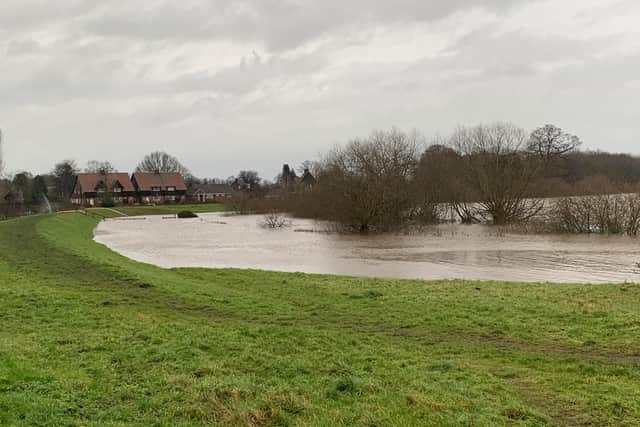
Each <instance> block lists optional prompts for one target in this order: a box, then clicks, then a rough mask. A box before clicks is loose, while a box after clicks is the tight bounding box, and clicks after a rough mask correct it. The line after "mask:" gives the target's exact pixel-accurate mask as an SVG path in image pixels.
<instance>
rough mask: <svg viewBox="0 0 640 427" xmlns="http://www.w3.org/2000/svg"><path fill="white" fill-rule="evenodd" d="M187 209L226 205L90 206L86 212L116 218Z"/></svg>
mask: <svg viewBox="0 0 640 427" xmlns="http://www.w3.org/2000/svg"><path fill="white" fill-rule="evenodd" d="M185 210H186V211H191V212H194V213H210V212H224V210H225V207H224V205H221V204H217V203H208V204H199V205H159V206H116V207H114V208H89V209H86V212H88V213H89V214H91V215H95V216H99V217H102V218H115V217H119V216H144V215H175V214H177V213H178V212H180V211H185Z"/></svg>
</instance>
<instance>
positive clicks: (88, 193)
mask: <svg viewBox="0 0 640 427" xmlns="http://www.w3.org/2000/svg"><path fill="white" fill-rule="evenodd" d="M107 200H109V201H110V202H113V203H114V204H133V203H135V202H136V190H135V188H134V186H133V184H132V183H131V180H130V179H129V174H127V173H120V172H98V173H81V174H79V175H78V178H77V180H76V186H75V188H74V190H73V193H72V195H71V203H73V204H74V205H78V206H87V207H89V206H100V205H102V204H104V203H106V201H107Z"/></svg>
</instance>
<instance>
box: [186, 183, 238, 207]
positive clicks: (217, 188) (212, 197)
mask: <svg viewBox="0 0 640 427" xmlns="http://www.w3.org/2000/svg"><path fill="white" fill-rule="evenodd" d="M234 192H235V191H234V189H233V188H232V187H231V185H229V184H200V185H195V186H193V187H191V188H190V189H189V190H188V191H187V196H188V198H189V200H190V201H192V202H196V203H214V202H220V201H222V200H224V199H228V198H230V197H232V196H233V193H234Z"/></svg>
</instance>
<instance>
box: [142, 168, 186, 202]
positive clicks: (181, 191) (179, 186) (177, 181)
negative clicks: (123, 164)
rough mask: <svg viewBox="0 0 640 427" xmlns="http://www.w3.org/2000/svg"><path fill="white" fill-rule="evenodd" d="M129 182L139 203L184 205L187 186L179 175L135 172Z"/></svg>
mask: <svg viewBox="0 0 640 427" xmlns="http://www.w3.org/2000/svg"><path fill="white" fill-rule="evenodd" d="M131 182H132V183H133V186H134V188H135V189H136V191H137V193H138V197H139V198H140V203H144V204H151V203H156V204H162V203H184V202H185V200H186V198H187V185H186V184H185V183H184V178H183V177H182V175H181V174H179V173H174V172H171V173H169V172H136V173H134V174H133V176H132V177H131Z"/></svg>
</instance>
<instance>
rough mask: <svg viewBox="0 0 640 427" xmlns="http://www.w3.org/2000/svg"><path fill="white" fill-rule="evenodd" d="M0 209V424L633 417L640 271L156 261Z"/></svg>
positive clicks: (67, 227)
mask: <svg viewBox="0 0 640 427" xmlns="http://www.w3.org/2000/svg"><path fill="white" fill-rule="evenodd" d="M96 223H97V219H95V218H92V217H90V216H86V215H81V214H65V215H58V216H46V217H39V218H24V219H20V220H14V221H8V222H5V223H2V224H0V302H1V304H2V306H1V309H0V326H1V327H0V425H2V424H7V425H25V426H27V425H29V426H30V425H96V426H98V425H100V426H102V425H113V426H115V425H118V426H119V425H140V426H147V425H158V426H173V425H179V426H192V425H193V426H197V425H247V426H270V425H318V426H333V425H363V426H375V425H385V426H386V425H405V426H412V425H416V426H441V425H452V426H457V425H474V426H475V425H480V426H483V425H517V426H545V425H617V426H618V425H619V426H637V425H638V424H640V341H639V340H638V334H639V333H640V310H639V308H638V307H640V304H639V303H640V288H639V287H637V286H633V285H611V286H584V285H578V286H572V285H550V284H547V285H545V284H540V285H530V284H501V283H476V282H461V281H456V282H419V281H397V280H366V279H355V278H344V277H330V276H313V275H303V274H283V273H270V272H259V271H238V270H203V269H179V270H162V269H159V268H156V267H153V266H148V265H144V264H139V263H135V262H133V261H130V260H127V259H125V258H123V257H121V256H119V255H117V254H115V253H113V252H111V251H109V250H108V249H106V248H105V247H102V246H100V245H98V244H96V243H94V242H93V241H92V230H93V228H94V226H95V225H96Z"/></svg>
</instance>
